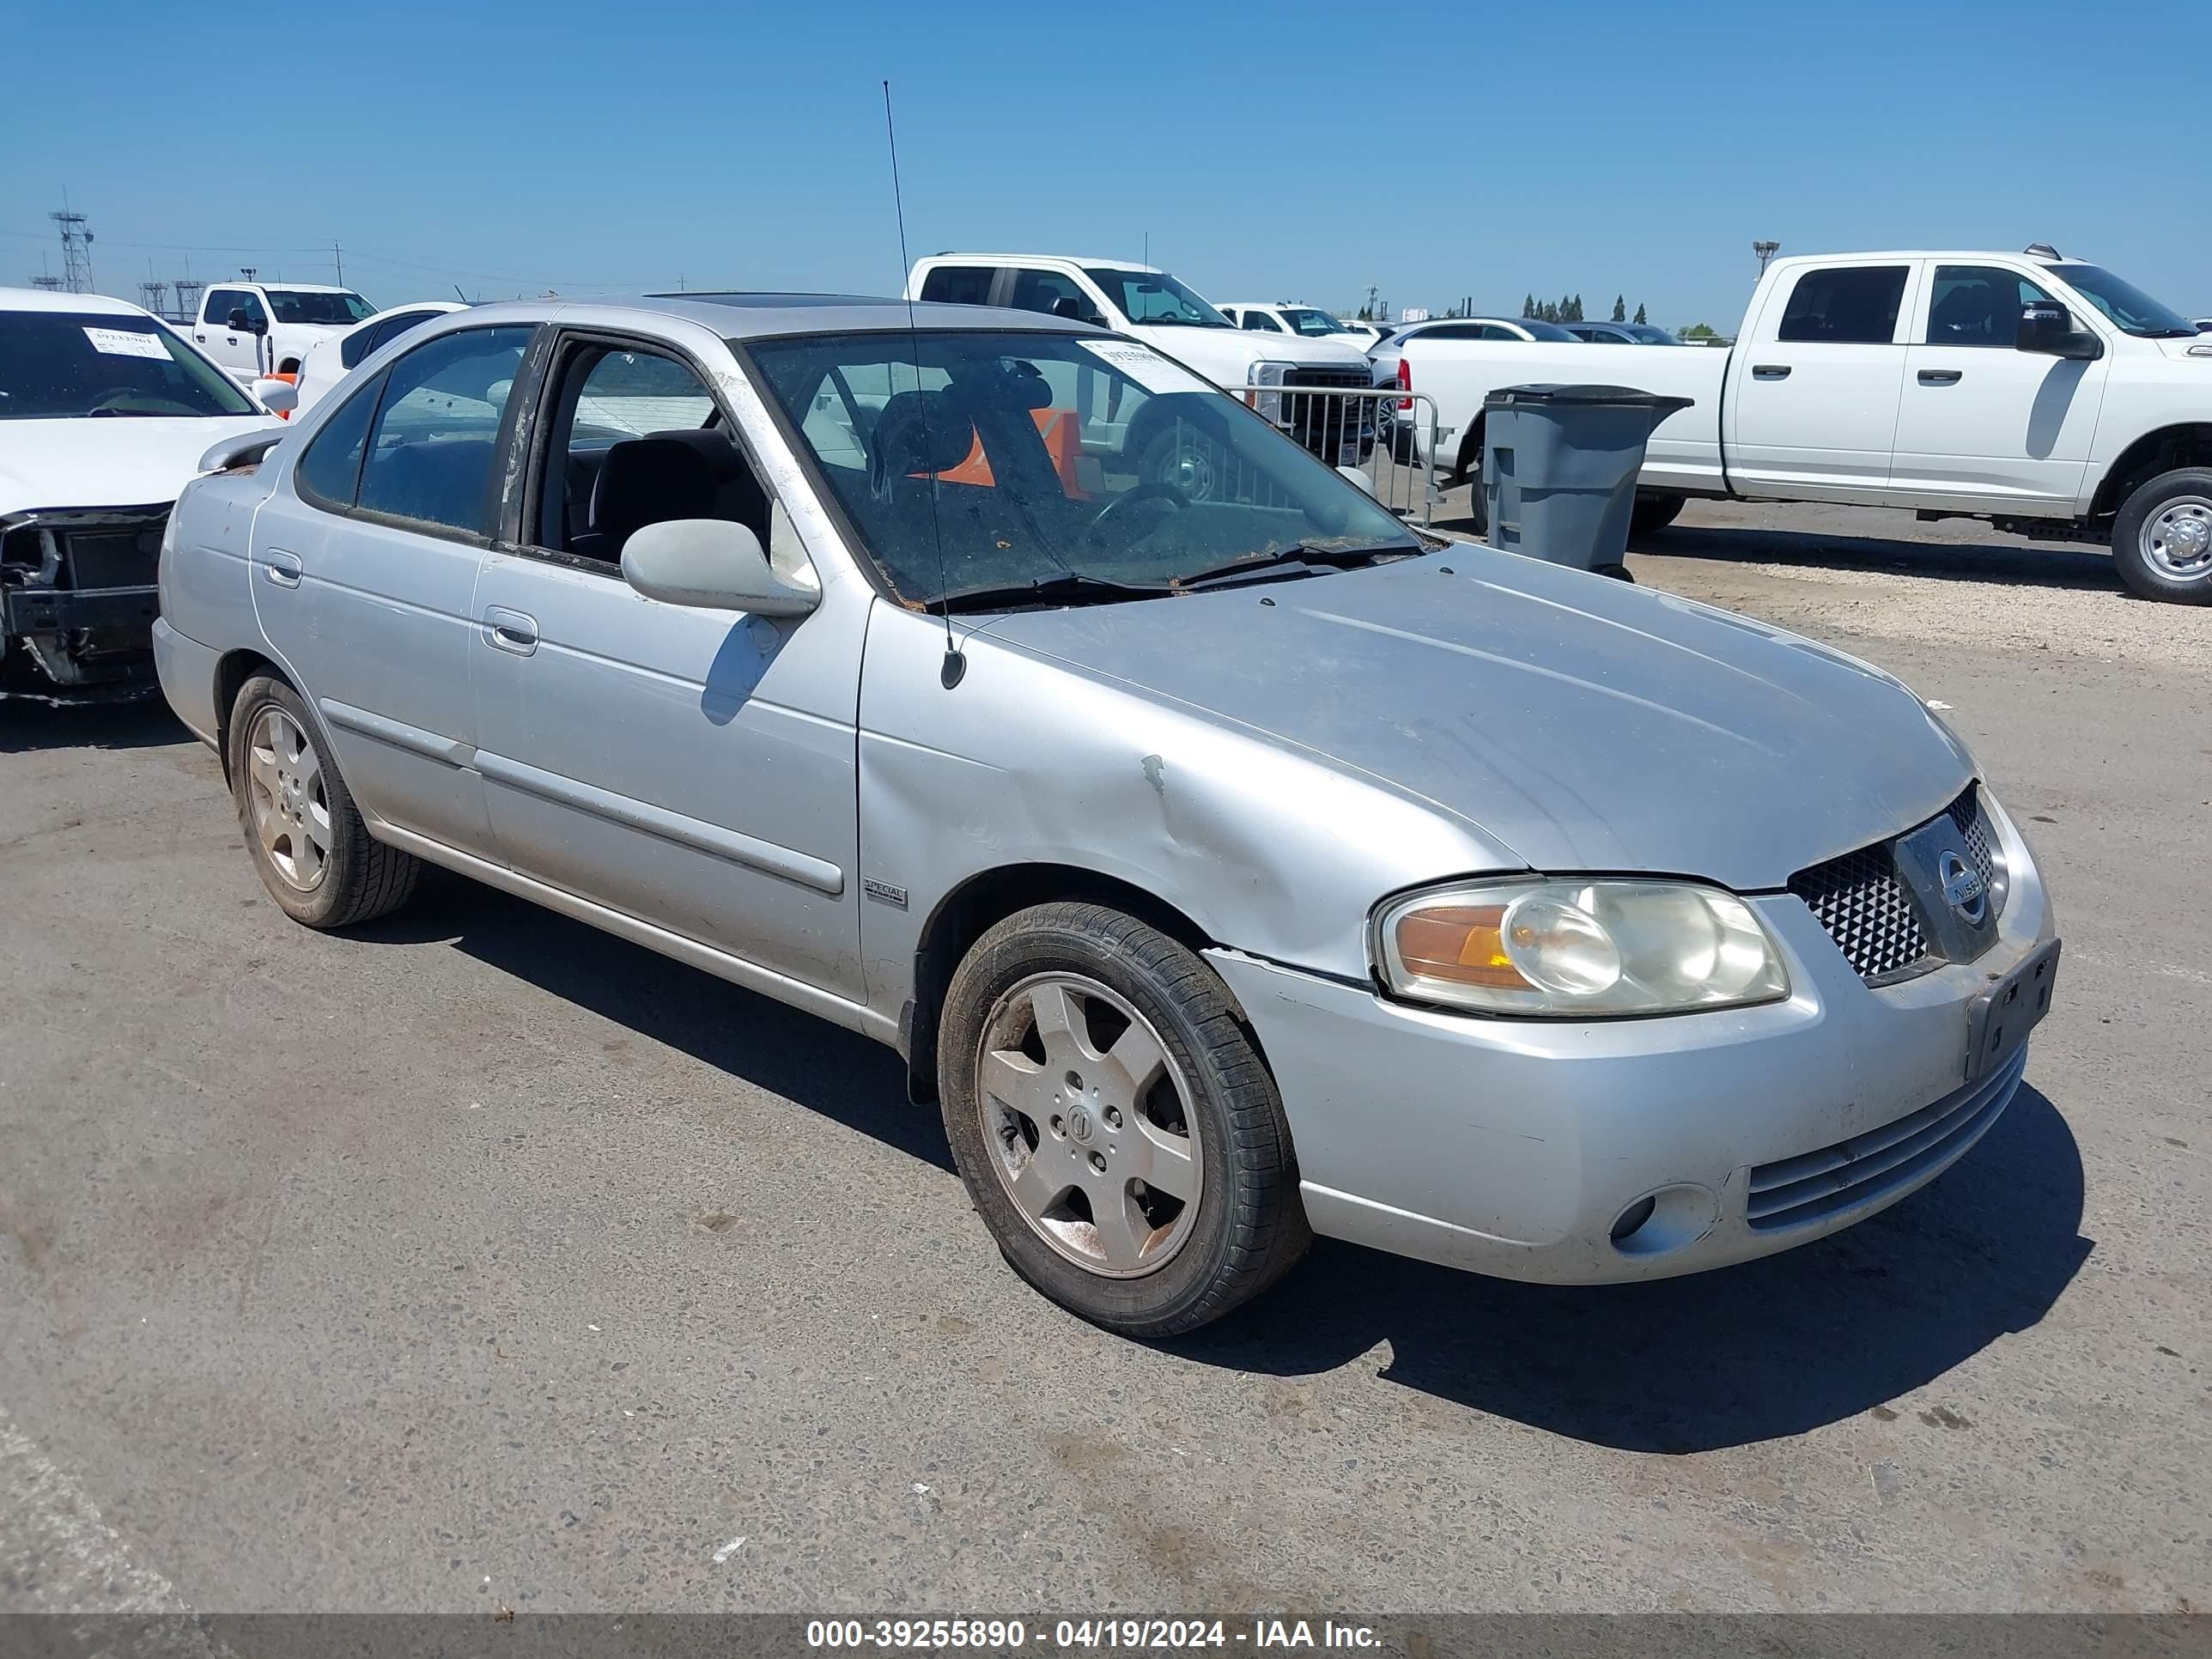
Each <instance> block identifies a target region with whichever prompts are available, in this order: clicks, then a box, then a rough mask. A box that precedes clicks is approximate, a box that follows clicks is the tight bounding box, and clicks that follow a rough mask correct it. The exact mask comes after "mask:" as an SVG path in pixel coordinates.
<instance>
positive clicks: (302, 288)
mask: <svg viewBox="0 0 2212 1659" xmlns="http://www.w3.org/2000/svg"><path fill="white" fill-rule="evenodd" d="M208 286H209V287H210V288H276V289H283V291H284V292H285V293H287V294H353V290H352V289H349V288H340V287H338V286H337V283H264V282H263V281H262V280H261V279H260V278H259V277H258V276H256V277H254V278H252V280H251V281H249V280H247V279H246V277H243V276H218V277H216V279H215V280H214V281H213V282H211V283H209V284H208ZM360 297H361V296H360V295H358V294H354V298H356V300H357V299H359V298H360Z"/></svg>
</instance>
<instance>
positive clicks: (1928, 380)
mask: <svg viewBox="0 0 2212 1659" xmlns="http://www.w3.org/2000/svg"><path fill="white" fill-rule="evenodd" d="M1965 373H1966V371H1965V370H1964V369H1959V368H1923V369H1922V370H1921V371H1920V384H1921V385H1923V386H1956V385H1958V384H1959V377H1960V375H1961V374H1965Z"/></svg>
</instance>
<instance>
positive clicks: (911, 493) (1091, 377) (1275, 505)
mask: <svg viewBox="0 0 2212 1659" xmlns="http://www.w3.org/2000/svg"><path fill="white" fill-rule="evenodd" d="M732 348H733V349H738V350H740V351H743V350H748V349H749V350H750V354H751V356H752V357H753V359H754V361H755V362H757V364H758V365H759V367H760V368H761V370H762V373H763V377H764V378H765V380H767V382H768V385H769V392H770V395H771V397H772V398H774V399H775V402H776V403H777V404H779V405H780V406H781V409H782V410H783V413H784V414H785V415H786V416H787V417H788V418H789V420H790V422H791V424H792V426H793V428H796V429H797V431H798V433H799V438H800V441H801V444H802V446H803V447H804V448H805V451H806V452H808V453H809V454H810V455H811V459H812V461H813V463H814V465H815V466H816V468H817V470H818V472H819V475H820V477H822V478H823V481H824V483H826V484H827V486H828V488H829V491H830V493H831V494H832V495H835V497H836V501H837V502H838V504H839V505H840V506H841V507H843V509H844V511H845V513H846V516H847V517H848V519H849V520H851V521H852V523H853V525H854V528H855V529H856V530H857V531H858V532H859V534H860V540H861V541H862V543H863V544H865V546H866V550H867V552H868V553H869V555H870V556H872V557H873V558H874V560H875V562H877V564H878V566H879V567H881V568H882V570H883V573H884V576H885V577H886V578H887V579H888V580H889V581H890V586H891V587H892V590H893V591H894V592H896V594H897V595H898V597H899V598H900V599H903V600H906V601H908V602H910V603H915V604H921V605H934V604H936V603H938V602H939V601H940V600H945V599H950V601H951V604H952V605H953V607H954V608H957V607H958V605H959V603H960V600H961V596H963V594H968V595H976V594H982V593H986V592H991V591H993V590H998V589H1002V588H1026V587H1028V586H1030V585H1031V584H1033V583H1039V582H1044V583H1052V582H1054V581H1058V582H1060V584H1062V585H1063V586H1065V585H1066V584H1067V582H1068V579H1070V578H1071V577H1079V578H1085V579H1089V580H1094V581H1097V582H1102V583H1127V584H1132V585H1137V586H1139V587H1140V588H1154V587H1157V588H1158V589H1160V590H1161V591H1164V589H1165V585H1166V584H1169V583H1170V582H1174V581H1176V580H1182V579H1186V578H1190V577H1194V576H1197V575H1199V574H1200V573H1205V572H1212V571H1217V570H1218V569H1219V568H1220V567H1222V566H1224V565H1231V564H1236V563H1237V562H1240V561H1243V560H1246V559H1251V560H1255V561H1261V562H1265V561H1267V559H1268V558H1269V557H1270V556H1283V555H1285V554H1289V553H1292V552H1294V551H1310V552H1312V553H1314V554H1315V555H1316V556H1319V557H1322V558H1331V557H1337V558H1340V557H1343V556H1350V555H1356V554H1359V553H1362V552H1364V551H1368V550H1374V551H1377V552H1381V551H1385V550H1387V551H1390V552H1395V553H1407V552H1413V551H1415V550H1416V545H1415V543H1414V540H1413V533H1412V532H1410V531H1408V530H1407V527H1406V526H1404V525H1402V524H1401V523H1400V522H1399V521H1398V520H1397V519H1395V517H1393V516H1392V515H1391V514H1390V513H1389V512H1388V511H1386V510H1385V509H1384V508H1383V507H1380V506H1379V505H1377V504H1376V502H1375V501H1374V500H1373V499H1372V498H1370V496H1368V495H1365V494H1364V492H1362V491H1361V490H1359V489H1356V488H1355V487H1353V486H1352V484H1350V483H1346V481H1345V480H1344V479H1343V478H1341V477H1339V476H1338V475H1337V474H1336V473H1335V472H1334V471H1331V470H1330V469H1329V468H1328V467H1327V466H1325V465H1322V463H1321V462H1319V461H1317V460H1316V459H1314V458H1313V457H1312V456H1310V455H1309V454H1307V453H1305V451H1304V450H1303V449H1301V448H1299V447H1298V446H1297V444H1295V443H1294V442H1292V441H1291V440H1290V439H1288V438H1286V437H1285V436H1284V435H1282V434H1281V433H1280V432H1279V431H1277V430H1276V429H1275V428H1273V426H1271V425H1270V424H1269V423H1268V422H1267V421H1265V420H1263V419H1262V418H1261V416H1258V415H1257V414H1255V413H1254V412H1253V411H1252V410H1249V409H1248V408H1247V407H1245V405H1244V404H1242V403H1240V402H1238V401H1237V400H1236V399H1234V398H1230V397H1228V396H1227V395H1226V394H1225V393H1223V392H1219V391H1218V390H1217V389H1216V388H1214V387H1212V386H1209V385H1207V384H1206V382H1205V381H1203V380H1200V379H1199V378H1198V377H1197V376H1196V375H1194V374H1191V373H1190V372H1189V371H1188V370H1187V369H1184V368H1179V367H1177V366H1176V364H1174V363H1172V362H1169V361H1168V360H1167V359H1166V358H1164V357H1163V356H1160V355H1159V354H1158V352H1156V351H1153V350H1152V349H1151V348H1150V347H1148V346H1143V345H1139V344H1138V343H1135V342H1133V341H1130V340H1115V339H1108V338H1103V337H1096V336H1093V337H1080V336H1077V335H1073V334H1045V333H1022V332H1002V331H996V330H993V331H987V332H986V331H972V332H971V331H942V332H931V333H923V334H921V335H918V336H916V335H909V334H906V333H884V332H870V333H865V334H852V335H842V336H836V335H833V336H815V337H807V338H804V339H778V340H756V341H752V342H750V343H747V342H743V341H733V342H732ZM917 362H919V363H920V365H921V367H920V369H919V372H917V370H916V368H915V365H916V363H917ZM933 496H934V499H935V506H934V508H933V506H932V498H933ZM940 538H941V551H940ZM940 557H941V558H942V561H943V563H942V568H941V574H940V566H939V559H940ZM1021 597H1022V596H1017V597H1015V598H1014V599H1010V600H1008V601H1006V603H1008V604H1018V603H1020V602H1021ZM1109 597H1116V598H1124V597H1128V596H1127V594H1126V593H1117V594H1110V595H1109Z"/></svg>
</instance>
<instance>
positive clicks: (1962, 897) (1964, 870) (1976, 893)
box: [1936, 853, 1989, 922]
mask: <svg viewBox="0 0 2212 1659" xmlns="http://www.w3.org/2000/svg"><path fill="white" fill-rule="evenodd" d="M1936 872H1937V873H1938V874H1940V875H1941V876H1942V878H1943V898H1944V901H1945V902H1947V903H1948V904H1949V905H1950V907H1951V908H1953V909H1954V910H1956V911H1957V912H1958V913H1959V914H1960V915H1962V916H1964V917H1966V920H1967V921H1977V922H1978V921H1980V920H1981V919H1982V914H1983V912H1984V910H1986V909H1987V908H1989V906H1988V903H1987V902H1986V899H1987V894H1988V889H1986V888H1985V887H1984V885H1983V884H1982V878H1981V874H1980V872H1978V871H1976V870H1974V869H1972V868H1970V867H1969V866H1968V865H1967V863H1966V860H1964V859H1962V858H1960V856H1959V855H1958V854H1956V853H1946V854H1943V856H1942V859H1941V860H1939V861H1938V862H1937V865H1936Z"/></svg>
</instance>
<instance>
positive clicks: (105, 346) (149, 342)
mask: <svg viewBox="0 0 2212 1659" xmlns="http://www.w3.org/2000/svg"><path fill="white" fill-rule="evenodd" d="M84 337H85V338H86V339H88V340H89V341H91V342H92V349H94V351H103V352H106V354H107V355H108V356H111V357H151V358H153V359H154V360H155V362H164V363H166V362H168V361H169V353H168V350H167V348H166V347H164V346H163V345H162V343H161V342H160V341H159V340H157V339H155V337H153V335H152V334H150V333H145V332H141V331H139V330H137V329H131V328H88V329H87V330H85V331H84Z"/></svg>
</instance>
